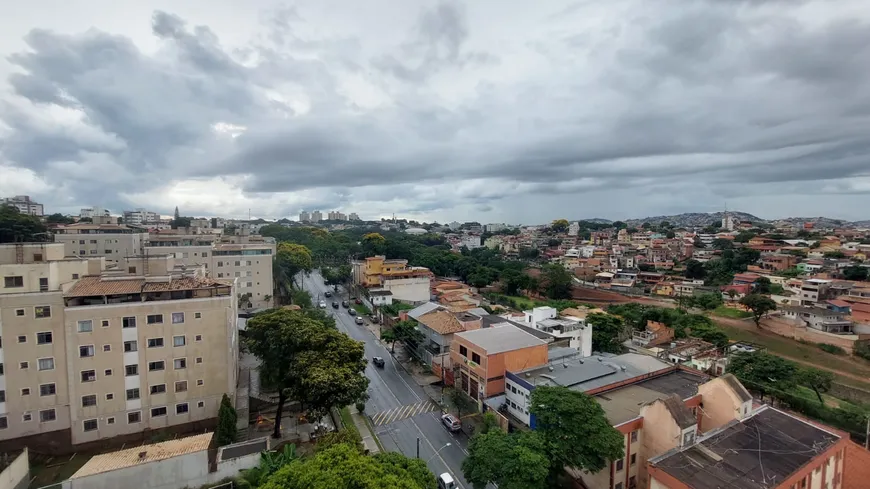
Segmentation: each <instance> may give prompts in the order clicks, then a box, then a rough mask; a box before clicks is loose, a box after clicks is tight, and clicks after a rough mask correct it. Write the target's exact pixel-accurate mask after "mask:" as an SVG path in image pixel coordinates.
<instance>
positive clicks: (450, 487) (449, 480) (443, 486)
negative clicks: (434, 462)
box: [438, 472, 456, 489]
mask: <svg viewBox="0 0 870 489" xmlns="http://www.w3.org/2000/svg"><path fill="white" fill-rule="evenodd" d="M438 489H456V482H454V481H453V477H452V476H451V475H450V474H448V473H447V472H444V473H443V474H441V475H439V476H438Z"/></svg>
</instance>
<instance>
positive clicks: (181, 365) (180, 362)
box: [172, 358, 187, 370]
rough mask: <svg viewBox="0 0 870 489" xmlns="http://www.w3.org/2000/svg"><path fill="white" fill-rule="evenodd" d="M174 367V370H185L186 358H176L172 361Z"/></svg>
mask: <svg viewBox="0 0 870 489" xmlns="http://www.w3.org/2000/svg"><path fill="white" fill-rule="evenodd" d="M172 363H173V364H174V366H175V370H183V369H185V368H187V359H186V358H176V359H175V360H173V361H172Z"/></svg>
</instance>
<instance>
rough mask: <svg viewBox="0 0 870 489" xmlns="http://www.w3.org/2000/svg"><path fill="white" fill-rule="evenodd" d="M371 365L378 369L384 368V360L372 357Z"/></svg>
mask: <svg viewBox="0 0 870 489" xmlns="http://www.w3.org/2000/svg"><path fill="white" fill-rule="evenodd" d="M372 365H374V366H375V367H378V368H384V359H383V358H381V357H372Z"/></svg>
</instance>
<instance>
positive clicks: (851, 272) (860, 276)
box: [843, 266, 868, 281]
mask: <svg viewBox="0 0 870 489" xmlns="http://www.w3.org/2000/svg"><path fill="white" fill-rule="evenodd" d="M867 272H868V269H867V267H856V266H852V267H846V268H844V269H843V278H845V279H846V280H857V281H861V280H867Z"/></svg>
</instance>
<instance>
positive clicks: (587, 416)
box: [529, 386, 625, 480]
mask: <svg viewBox="0 0 870 489" xmlns="http://www.w3.org/2000/svg"><path fill="white" fill-rule="evenodd" d="M529 411H530V412H532V413H534V414H535V417H536V419H537V430H536V431H537V433H538V434H539V435H540V436H541V439H542V441H543V442H544V446H545V449H546V451H547V461H548V462H549V472H550V478H551V480H553V479H554V478H555V477H554V476H555V475H557V474H560V473H561V472H562V471H563V470H564V468H565V467H574V468H576V469H580V470H586V471H589V472H598V471H599V470H602V469H603V468H604V467H606V466H607V464H608V463H610V461H611V460H619V459H621V458H622V457H623V456H624V455H625V452H624V443H625V441H624V437H623V435H622V433H620V432H619V431H618V430H617V429H616V428H614V427H613V425H611V424H610V421H608V420H607V417H606V416H605V414H604V409H602V408H601V405H600V404H598V403H597V402H595V399H593V398H592V397H590V396H589V395H587V394H585V393H583V392H578V391H572V390H570V389H568V388H566V387H545V386H541V387H537V388H536V389H535V390H534V391H533V392H532V398H531V408H530V409H529Z"/></svg>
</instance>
